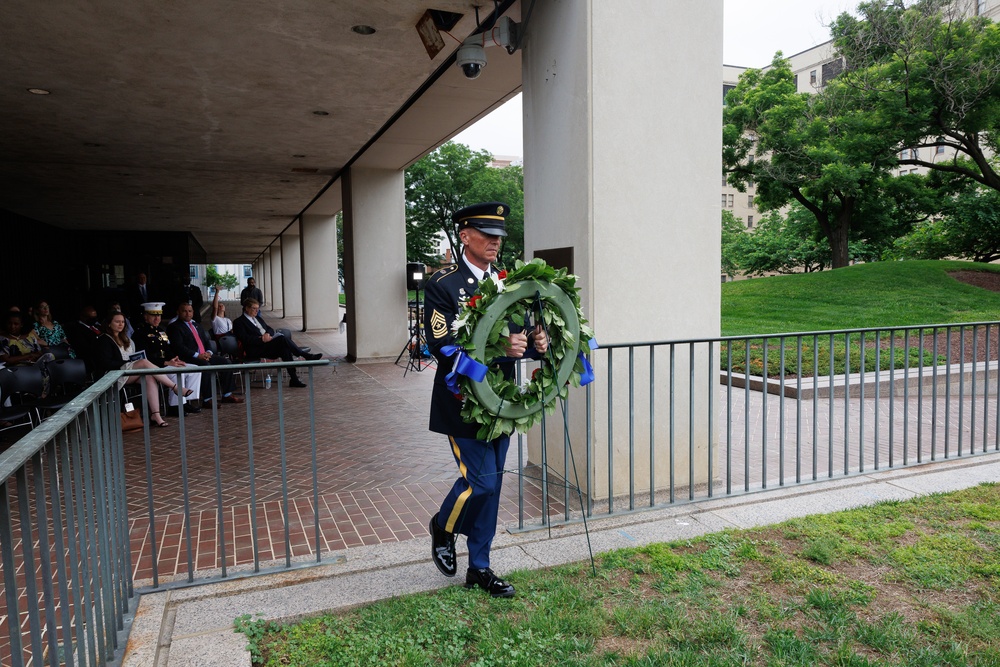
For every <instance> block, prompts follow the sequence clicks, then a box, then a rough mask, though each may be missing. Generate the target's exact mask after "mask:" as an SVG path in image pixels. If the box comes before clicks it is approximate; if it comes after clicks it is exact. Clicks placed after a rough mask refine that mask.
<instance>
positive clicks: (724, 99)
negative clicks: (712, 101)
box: [722, 83, 736, 105]
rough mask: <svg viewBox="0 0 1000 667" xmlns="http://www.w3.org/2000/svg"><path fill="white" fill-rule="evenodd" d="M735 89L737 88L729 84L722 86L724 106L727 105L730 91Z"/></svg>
mask: <svg viewBox="0 0 1000 667" xmlns="http://www.w3.org/2000/svg"><path fill="white" fill-rule="evenodd" d="M735 87H736V86H731V85H729V84H728V83H724V84H722V104H723V105H725V104H726V95H728V94H729V91H730V90H732V89H733V88H735Z"/></svg>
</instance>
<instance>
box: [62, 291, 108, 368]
mask: <svg viewBox="0 0 1000 667" xmlns="http://www.w3.org/2000/svg"><path fill="white" fill-rule="evenodd" d="M102 333H103V332H102V331H101V325H100V320H98V319H97V309H96V308H94V307H93V306H84V307H83V308H81V309H80V317H79V319H77V321H76V322H72V323H70V324H68V325H67V326H66V337H67V338H69V344H70V345H72V346H73V350H74V351H75V352H76V356H77V357H78V358H80V359H83V361H84V362H85V363H86V364H87V372H90V373H92V372H93V371H94V368H95V365H96V359H97V339H98V338H100V337H101V334H102Z"/></svg>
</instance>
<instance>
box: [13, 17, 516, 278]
mask: <svg viewBox="0 0 1000 667" xmlns="http://www.w3.org/2000/svg"><path fill="white" fill-rule="evenodd" d="M500 6H501V7H502V8H505V9H506V11H505V13H506V15H508V16H511V17H512V18H514V19H515V20H519V10H520V7H519V3H517V2H505V3H500ZM428 9H436V10H444V11H448V12H454V13H456V14H461V18H460V19H459V21H458V23H457V24H456V25H455V27H454V28H452V29H451V30H450V31H449V32H450V35H449V34H444V35H443V37H444V40H445V48H444V49H443V50H442V51H441V52H440V53H438V54H437V55H436V56H435V57H434V58H433V59H431V58H430V57H429V56H428V53H427V51H426V50H425V48H424V46H423V44H422V43H421V40H420V38H419V35H418V32H417V30H416V28H415V26H416V24H417V21H418V20H419V19H420V18H421V16H422V15H423V14H424V13H425V12H426V11H427V10H428ZM492 10H493V5H492V4H491V3H489V4H485V5H484V6H483V7H482V9H481V10H480V17H479V18H480V23H482V22H485V21H486V20H487V19H489V17H490V16H491V14H492ZM2 15H3V28H2V33H3V39H2V40H0V59H2V61H3V62H4V63H5V70H6V76H5V77H4V79H5V82H4V83H5V85H4V86H3V87H2V88H0V148H2V150H0V208H2V209H7V210H10V211H12V212H14V213H17V214H19V215H23V216H25V217H27V218H31V219H34V220H38V221H40V222H44V223H48V224H51V225H53V226H55V227H60V228H66V229H78V230H124V229H128V230H149V231H182V232H190V233H191V234H193V235H194V237H195V239H196V240H197V242H198V243H199V244H200V245H201V246H202V247H204V249H205V250H206V252H207V254H208V258H209V261H211V262H218V263H230V262H247V261H251V260H253V259H254V258H256V257H257V256H258V255H259V254H260V253H261V252H262V251H263V249H264V248H266V247H267V245H268V244H269V243H271V242H272V241H273V240H274V238H275V237H276V236H277V235H278V234H280V233H281V232H282V231H283V230H284V229H286V228H288V227H289V225H290V224H292V223H293V222H294V220H295V219H296V217H297V216H298V215H299V214H301V213H303V212H306V213H310V214H325V215H332V214H333V213H336V211H337V210H339V208H340V203H339V200H340V193H339V181H338V180H337V177H338V175H339V174H340V173H341V172H342V170H343V169H344V168H345V167H348V166H351V165H356V166H358V167H373V168H383V169H402V168H405V167H406V166H408V165H409V164H412V163H413V162H414V161H415V160H417V159H419V158H420V157H421V156H422V155H424V154H425V153H427V152H428V151H429V150H432V149H433V148H435V147H436V146H438V145H440V144H441V143H443V142H444V141H446V140H447V139H448V138H450V137H451V136H453V135H455V134H456V133H458V132H459V131H461V130H462V129H464V128H465V127H467V126H468V125H470V124H471V123H473V122H475V120H477V119H478V118H480V117H482V116H483V115H485V114H487V113H489V111H491V110H492V109H494V108H495V107H497V106H498V105H500V104H502V103H503V102H504V101H506V100H507V99H509V98H510V97H512V96H514V95H515V94H517V92H518V91H519V89H520V85H521V73H520V68H521V59H520V54H519V53H515V54H514V55H508V54H507V53H506V52H505V51H504V50H503V49H501V48H491V49H489V50H488V55H489V65H488V66H487V67H486V68H484V70H483V74H482V76H481V77H480V78H478V79H476V80H474V81H470V80H467V79H466V78H465V77H464V76H463V75H462V73H461V71H460V70H459V69H458V68H457V67H455V66H453V65H449V64H448V63H449V62H450V60H451V59H452V57H453V53H454V51H455V50H456V49H457V47H458V46H459V40H461V39H463V38H464V37H466V36H468V35H470V34H472V33H473V32H475V31H476V27H477V26H476V16H475V10H474V8H473V7H472V5H471V4H470V3H469V2H467V1H465V2H461V1H457V0H426V1H423V0H421V1H417V0H326V1H325V2H322V3H318V2H313V1H312V0H283V1H282V2H278V3H275V2H270V1H265V0H248V1H247V2H244V3H239V4H236V5H234V4H220V3H201V2H192V1H190V0H181V1H180V2H174V3H170V4H168V5H164V4H162V3H157V2H152V1H151V0H136V1H135V2H128V3H122V2H119V1H118V0H94V1H93V2H89V3H74V2H70V1H69V0H56V1H53V2H44V3H39V2H33V1H31V0H9V1H8V2H6V3H4V7H3V10H2ZM358 25H367V26H371V27H373V28H375V30H376V32H375V33H374V34H371V35H361V34H357V33H356V32H354V31H352V27H353V26H358ZM452 36H454V37H452ZM29 89H42V90H45V91H48V94H42V95H38V94H32V93H31V92H29ZM316 112H320V113H316ZM323 114H325V115H323ZM334 191H336V192H334Z"/></svg>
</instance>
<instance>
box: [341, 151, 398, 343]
mask: <svg viewBox="0 0 1000 667" xmlns="http://www.w3.org/2000/svg"><path fill="white" fill-rule="evenodd" d="M403 187H404V181H403V172H402V171H401V170H388V169H366V168H357V167H352V168H351V169H350V170H348V173H347V174H346V176H345V177H344V179H343V199H344V274H345V275H344V278H345V283H346V287H347V356H348V358H349V359H371V358H389V357H392V358H395V357H396V356H397V355H398V354H399V351H400V350H401V349H403V346H404V345H405V344H406V341H407V338H408V332H407V328H406V327H407V324H406V307H407V306H406V213H405V201H404V192H403Z"/></svg>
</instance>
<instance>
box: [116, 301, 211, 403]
mask: <svg viewBox="0 0 1000 667" xmlns="http://www.w3.org/2000/svg"><path fill="white" fill-rule="evenodd" d="M142 310H143V315H142V319H143V321H142V323H140V324H139V326H138V328H137V329H136V330H135V336H134V337H133V338H132V340H133V341H135V350H136V352H140V351H141V352H145V353H146V359H148V360H149V361H150V362H152V363H153V364H156V365H157V366H159V367H160V368H168V367H169V368H184V367H185V366H194V364H188V363H185V362H183V361H181V360H180V359H178V357H177V353H176V351H175V350H174V346H173V345H171V343H170V338H169V337H167V332H166V330H165V329H164V328H163V327H162V326H160V319H161V318H162V316H163V302H162V301H147V302H146V303H143V304H142ZM201 375H202V374H201V373H184V374H181V375H179V376H175V377H172V378H171V379H174V380H175V381H177V382H178V384H181V385H182V386H183V387H184V388H185V389H190V390H191V394H190V395H188V397H187V398H186V399H184V400H185V403H184V412H185V413H187V414H191V413H195V412H201V408H200V407H197V406H196V405H194V404H193V403H191V402H190V401H197V400H198V396H199V392H198V390H199V387H201ZM176 378H179V380H177V379H176ZM167 400H168V401H169V403H170V407H168V408H167V413H168V414H171V413H173V414H176V413H177V393H176V392H172V391H171V392H167Z"/></svg>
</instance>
